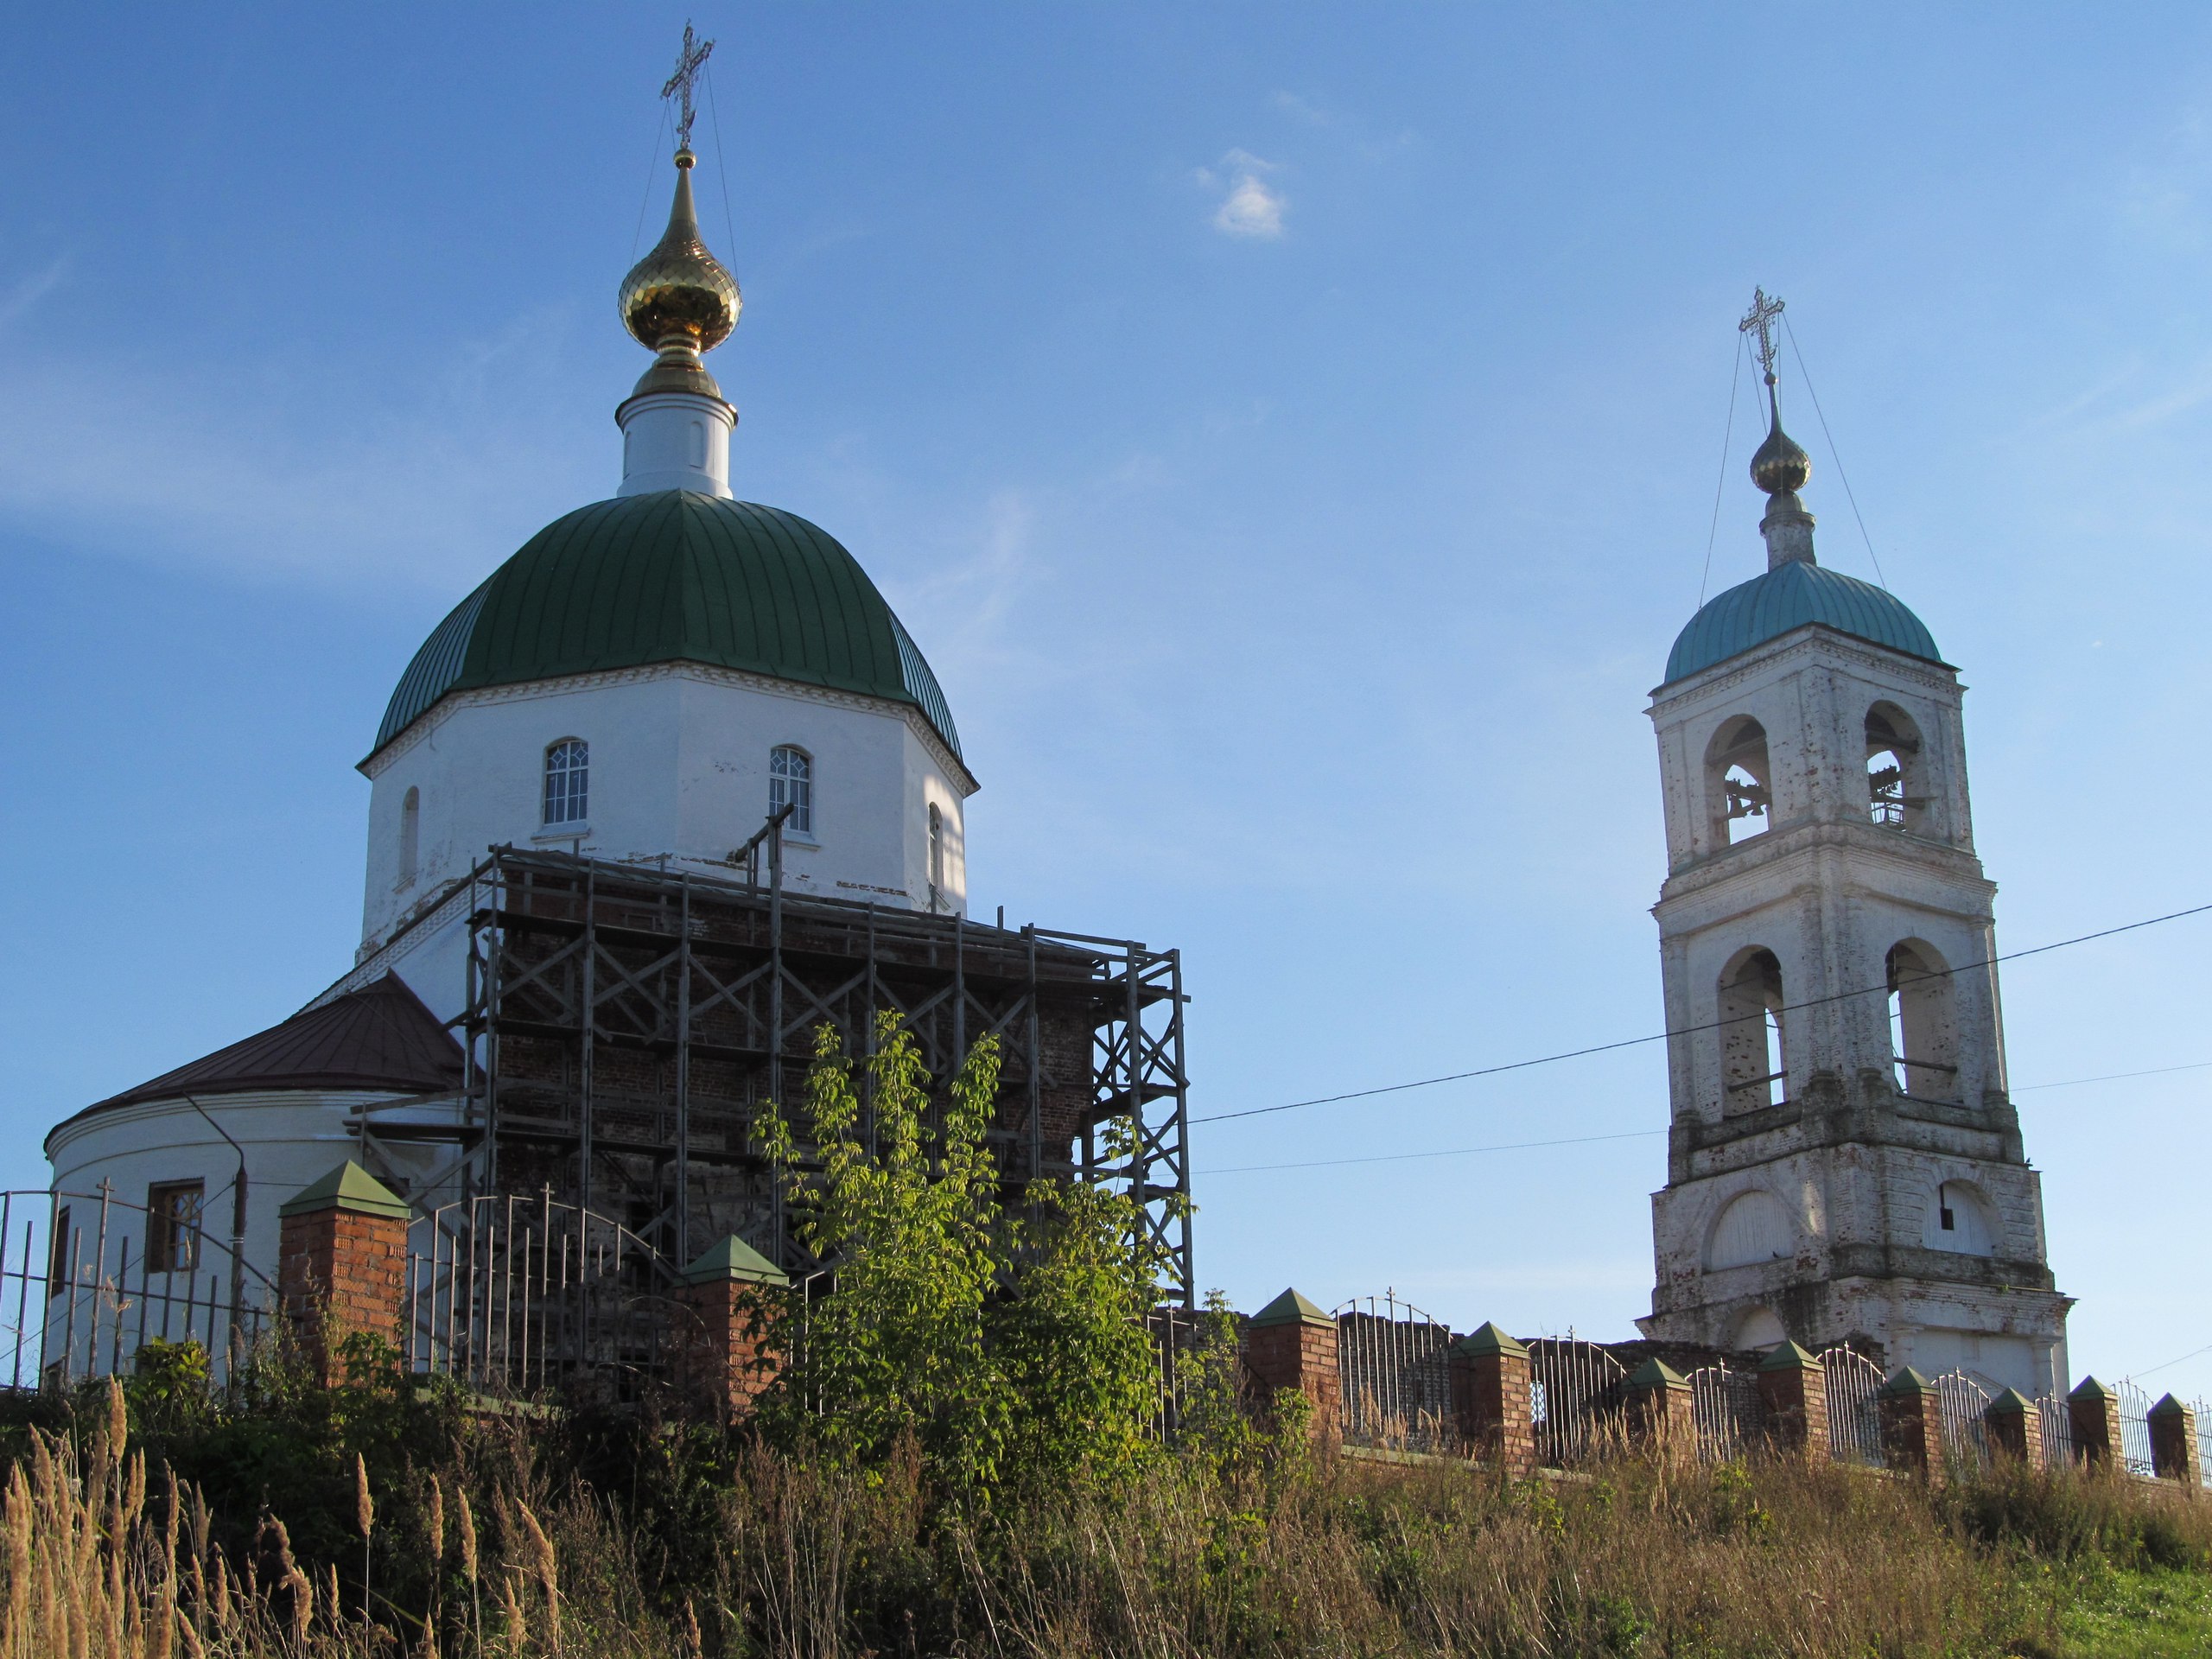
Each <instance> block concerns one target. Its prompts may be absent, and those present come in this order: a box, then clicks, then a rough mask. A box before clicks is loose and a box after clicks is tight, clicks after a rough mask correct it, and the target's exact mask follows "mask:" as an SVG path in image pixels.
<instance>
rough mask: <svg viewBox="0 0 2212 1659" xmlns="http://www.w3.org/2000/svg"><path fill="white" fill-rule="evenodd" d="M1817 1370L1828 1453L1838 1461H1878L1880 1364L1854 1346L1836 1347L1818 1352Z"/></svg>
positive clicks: (1881, 1453) (1880, 1431)
mask: <svg viewBox="0 0 2212 1659" xmlns="http://www.w3.org/2000/svg"><path fill="white" fill-rule="evenodd" d="M1821 1382H1822V1386H1823V1387H1824V1388H1825V1389H1826V1391H1827V1404H1828V1452H1829V1454H1830V1455H1831V1456H1833V1457H1834V1458H1835V1459H1836V1460H1837V1461H1838V1462H1840V1463H1866V1464H1873V1465H1879V1464H1880V1463H1881V1462H1882V1460H1883V1452H1882V1414H1881V1408H1880V1406H1879V1404H1878V1396H1879V1395H1880V1394H1881V1392H1882V1382H1883V1378H1882V1368H1881V1367H1880V1366H1878V1365H1877V1364H1876V1363H1874V1362H1873V1361H1872V1360H1871V1359H1869V1358H1867V1357H1866V1355H1864V1354H1862V1353H1860V1352H1859V1351H1857V1350H1856V1349H1853V1348H1841V1347H1838V1348H1831V1349H1829V1350H1827V1352H1825V1353H1823V1354H1822V1355H1821Z"/></svg>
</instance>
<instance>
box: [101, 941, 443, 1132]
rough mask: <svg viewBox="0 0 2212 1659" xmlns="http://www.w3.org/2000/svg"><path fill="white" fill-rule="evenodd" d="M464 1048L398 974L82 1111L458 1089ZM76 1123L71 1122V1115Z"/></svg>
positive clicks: (303, 1012) (426, 1092)
mask: <svg viewBox="0 0 2212 1659" xmlns="http://www.w3.org/2000/svg"><path fill="white" fill-rule="evenodd" d="M460 1084H461V1045H460V1044H459V1043H457V1042H455V1041H454V1039H453V1034H452V1033H450V1032H448V1030H447V1029H446V1028H445V1027H443V1026H442V1025H440V1024H439V1023H438V1017H437V1016H436V1015H435V1014H432V1013H431V1012H430V1011H429V1009H428V1008H426V1007H423V1003H422V1000H421V999H420V998H419V997H417V996H416V995H415V993H414V992H413V991H411V990H410V989H408V988H407V983H406V982H405V981H404V980H403V979H401V978H400V977H399V976H398V975H397V974H390V973H388V974H386V975H385V976H384V977H383V978H382V979H379V980H378V981H377V982H375V983H373V984H371V985H365V986H363V987H362V988H360V989H359V990H358V991H349V992H347V993H346V995H344V996H341V997H338V998H335V999H334V1000H333V1001H328V1002H326V1003H324V1004H323V1005H322V1006H321V1007H315V1008H308V1009H306V1010H304V1011H302V1013H299V1014H294V1015H293V1016H292V1017H291V1018H290V1019H289V1020H286V1021H284V1023H283V1025H281V1026H271V1027H270V1028H269V1029H268V1030H267V1031H264V1032H261V1033H257V1035H255V1036H251V1037H249V1038H247V1039H245V1041H243V1042H237V1043H232V1045H231V1046H229V1047H228V1048H219V1049H217V1050H216V1051H215V1052H213V1054H210V1055H208V1056H207V1058H204V1059H198V1060H194V1062H193V1063H192V1064H191V1065H182V1066H179V1067H178V1068H177V1069H176V1070H175V1071H165V1072H163V1073H162V1075H161V1076H160V1077H156V1078H154V1079H152V1080H151V1081H150V1082H148V1083H142V1084H139V1085H138V1086H137V1088H136V1089H130V1090H124V1092H123V1093H122V1094H119V1095H116V1096H111V1097H110V1098H109V1099H106V1100H103V1101H100V1102H99V1103H97V1104H95V1105H92V1106H88V1107H86V1109H85V1111H83V1112H79V1113H78V1114H77V1116H79V1117H82V1116H85V1115H86V1112H97V1111H103V1110H105V1109H107V1108H108V1107H111V1106H130V1105H134V1104H136V1103H138V1102H140V1101H147V1100H175V1099H177V1098H178V1097H179V1096H184V1095H239V1094H247V1093H252V1092H257V1091H259V1090H265V1089H378V1090H391V1091H393V1092H395V1093H398V1094H410V1095H419V1094H430V1093H434V1092H436V1091H438V1090H447V1089H453V1088H457V1087H459V1086H460ZM72 1121H74V1120H72Z"/></svg>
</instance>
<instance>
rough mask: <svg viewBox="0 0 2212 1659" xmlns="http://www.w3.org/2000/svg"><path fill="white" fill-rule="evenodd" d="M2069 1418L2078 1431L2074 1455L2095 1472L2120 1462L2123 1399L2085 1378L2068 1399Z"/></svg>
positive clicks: (2067, 1413)
mask: <svg viewBox="0 0 2212 1659" xmlns="http://www.w3.org/2000/svg"><path fill="white" fill-rule="evenodd" d="M2066 1415H2067V1418H2068V1421H2069V1422H2070V1423H2071V1424H2072V1426H2073V1429H2074V1456H2075V1460H2076V1461H2077V1462H2080V1463H2082V1465H2086V1466H2087V1467H2089V1468H2092V1469H2108V1468H2111V1467H2112V1466H2113V1465H2114V1464H2115V1463H2116V1462H2117V1461H2118V1460H2119V1459H2120V1455H2121V1453H2120V1396H2119V1395H2117V1394H2115V1393H2113V1391H2112V1390H2111V1389H2108V1388H2107V1387H2105V1385H2104V1384H2103V1383H2100V1382H2098V1381H2097V1380H2096V1378H2094V1376H2091V1377H2085V1378H2083V1379H2082V1384H2081V1386H2080V1387H2078V1388H2076V1389H2075V1390H2074V1392H2073V1393H2071V1394H2069V1395H2067V1396H2066Z"/></svg>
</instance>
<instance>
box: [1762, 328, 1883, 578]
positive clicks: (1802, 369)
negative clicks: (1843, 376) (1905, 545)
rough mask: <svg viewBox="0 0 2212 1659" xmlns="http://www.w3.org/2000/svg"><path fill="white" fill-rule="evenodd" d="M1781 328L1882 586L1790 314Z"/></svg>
mask: <svg viewBox="0 0 2212 1659" xmlns="http://www.w3.org/2000/svg"><path fill="white" fill-rule="evenodd" d="M1782 332H1783V333H1784V334H1787V335H1789V351H1790V354H1791V355H1792V356H1793V357H1795V358H1796V359H1797V372H1798V373H1799V374H1800V375H1802V376H1803V377H1804V381H1805V391H1806V393H1807V395H1808V396H1809V397H1811V398H1812V400H1813V413H1814V414H1815V415H1818V416H1820V417H1821V436H1822V437H1824V438H1826V439H1827V441H1828V459H1829V460H1831V461H1834V462H1835V475H1836V477H1837V478H1839V479H1840V480H1842V481H1843V499H1845V500H1847V501H1848V502H1850V503H1851V516H1852V517H1853V518H1856V519H1857V520H1858V521H1859V540H1860V541H1862V542H1864V543H1866V556H1867V557H1868V558H1870V559H1872V561H1873V562H1874V580H1875V581H1877V582H1880V583H1881V584H1882V586H1883V587H1884V588H1887V587H1888V586H1889V585H1890V579H1889V578H1888V577H1887V576H1885V575H1883V574H1882V556H1881V555H1880V554H1878V553H1877V552H1876V551H1875V550H1874V538H1873V537H1872V536H1869V535H1868V534H1867V533H1866V514H1865V513H1863V512H1859V498H1858V496H1857V495H1855V494H1853V492H1852V488H1851V474H1848V473H1847V472H1845V471H1844V470H1843V452H1842V451H1841V450H1840V449H1838V448H1836V447H1835V434H1834V433H1833V432H1831V431H1829V430H1828V417H1827V414H1826V412H1825V411H1823V410H1821V394H1820V393H1819V392H1817V391H1815V390H1814V389H1813V372H1812V371H1811V370H1810V369H1808V368H1807V367H1806V366H1805V352H1804V348H1803V347H1802V346H1799V345H1798V344H1797V331H1796V329H1795V328H1792V327H1790V326H1789V313H1788V312H1786V311H1785V312H1783V315H1782Z"/></svg>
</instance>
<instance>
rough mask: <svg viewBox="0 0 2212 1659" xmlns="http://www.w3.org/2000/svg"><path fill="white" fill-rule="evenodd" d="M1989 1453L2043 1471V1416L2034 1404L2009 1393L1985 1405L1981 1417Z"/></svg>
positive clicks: (2007, 1391) (2008, 1391)
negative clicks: (2015, 1460)
mask: <svg viewBox="0 0 2212 1659" xmlns="http://www.w3.org/2000/svg"><path fill="white" fill-rule="evenodd" d="M1981 1422H1982V1427H1983V1428H1984V1429H1985V1430H1986V1432H1987V1433H1988V1436H1989V1446H1990V1450H1992V1451H1993V1452H1996V1453H1997V1454H1998V1455H1999V1456H2000V1457H2007V1458H2017V1459H2018V1460H2019V1461H2020V1462H2022V1463H2024V1464H2026V1465H2028V1467H2030V1468H2031V1469H2040V1468H2042V1467H2043V1413H2042V1412H2040V1411H2038V1410H2037V1409H2036V1405H2035V1402H2033V1401H2032V1400H2029V1399H2026V1398H2024V1396H2021V1395H2016V1394H2014V1393H2012V1391H2011V1390H2010V1389H2008V1390H2006V1392H2005V1394H2001V1395H1999V1396H1998V1397H1997V1398H1996V1399H1994V1400H1993V1401H1991V1402H1989V1405H1988V1408H1986V1410H1984V1411H1983V1413H1982V1414H1981Z"/></svg>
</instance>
